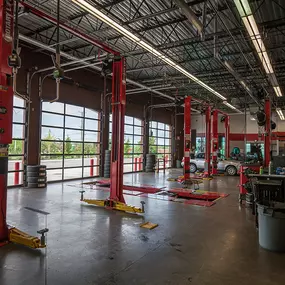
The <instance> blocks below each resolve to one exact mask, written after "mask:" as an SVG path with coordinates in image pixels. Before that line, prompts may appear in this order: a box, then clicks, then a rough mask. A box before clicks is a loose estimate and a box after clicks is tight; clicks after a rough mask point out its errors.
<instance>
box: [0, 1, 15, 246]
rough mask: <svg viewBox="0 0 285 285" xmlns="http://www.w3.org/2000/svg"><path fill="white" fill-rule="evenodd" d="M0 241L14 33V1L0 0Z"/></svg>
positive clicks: (3, 237)
mask: <svg viewBox="0 0 285 285" xmlns="http://www.w3.org/2000/svg"><path fill="white" fill-rule="evenodd" d="M0 13H1V20H0V21H1V23H0V34H1V37H0V49H1V55H0V122H1V125H0V243H1V242H4V241H7V240H8V227H7V223H6V211H7V176H8V146H9V144H10V143H12V117H13V87H12V85H13V84H12V68H11V67H9V66H8V57H9V56H10V55H11V54H12V42H13V33H14V28H13V25H14V1H13V0H9V1H7V0H0Z"/></svg>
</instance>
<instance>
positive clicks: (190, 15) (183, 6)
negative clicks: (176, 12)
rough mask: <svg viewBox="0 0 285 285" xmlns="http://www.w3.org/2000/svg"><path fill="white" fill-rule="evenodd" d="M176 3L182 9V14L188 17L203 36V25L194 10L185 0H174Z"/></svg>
mask: <svg viewBox="0 0 285 285" xmlns="http://www.w3.org/2000/svg"><path fill="white" fill-rule="evenodd" d="M174 2H175V3H176V5H177V6H178V7H179V8H180V9H181V12H182V13H183V14H184V15H185V16H186V17H187V19H188V20H189V22H190V23H191V24H192V25H193V26H194V27H195V28H196V29H197V30H198V32H199V34H200V35H202V32H203V23H202V22H201V21H200V20H199V19H198V17H197V16H196V15H195V13H194V12H193V10H192V9H191V8H190V7H189V6H188V5H187V3H186V2H185V1H184V0H174Z"/></svg>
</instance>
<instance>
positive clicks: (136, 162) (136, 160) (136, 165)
mask: <svg viewBox="0 0 285 285" xmlns="http://www.w3.org/2000/svg"><path fill="white" fill-rule="evenodd" d="M136 171H138V158H137V157H135V172H136Z"/></svg>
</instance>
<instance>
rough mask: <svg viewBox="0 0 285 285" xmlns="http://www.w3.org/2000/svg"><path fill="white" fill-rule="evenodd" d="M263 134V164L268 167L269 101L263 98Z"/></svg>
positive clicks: (269, 138)
mask: <svg viewBox="0 0 285 285" xmlns="http://www.w3.org/2000/svg"><path fill="white" fill-rule="evenodd" d="M265 115H266V121H265V135H264V166H265V167H268V165H269V162H270V159H271V157H270V146H271V101H270V100H269V99H266V100H265Z"/></svg>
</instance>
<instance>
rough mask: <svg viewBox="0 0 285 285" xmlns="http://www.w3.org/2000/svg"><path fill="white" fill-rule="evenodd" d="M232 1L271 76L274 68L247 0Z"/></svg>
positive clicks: (266, 70)
mask: <svg viewBox="0 0 285 285" xmlns="http://www.w3.org/2000/svg"><path fill="white" fill-rule="evenodd" d="M234 2H235V5H236V7H237V9H238V12H239V14H240V16H241V18H242V21H243V23H244V25H245V28H246V30H247V32H248V34H249V36H250V38H251V40H252V43H253V45H254V47H255V49H256V51H257V53H258V56H259V59H260V61H261V63H262V65H263V68H264V70H265V72H266V73H267V74H268V75H270V76H271V77H272V76H273V75H274V70H273V67H272V64H271V62H270V59H269V56H268V54H267V51H266V48H265V45H264V43H263V40H262V38H261V34H260V32H259V30H258V26H257V24H256V21H255V19H254V16H253V14H252V11H251V8H250V5H249V2H248V0H234ZM274 77H275V75H274ZM271 83H272V85H273V89H274V91H275V93H276V95H277V97H281V96H282V92H281V89H280V87H279V86H278V85H277V86H276V85H275V83H273V82H272V80H271Z"/></svg>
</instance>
